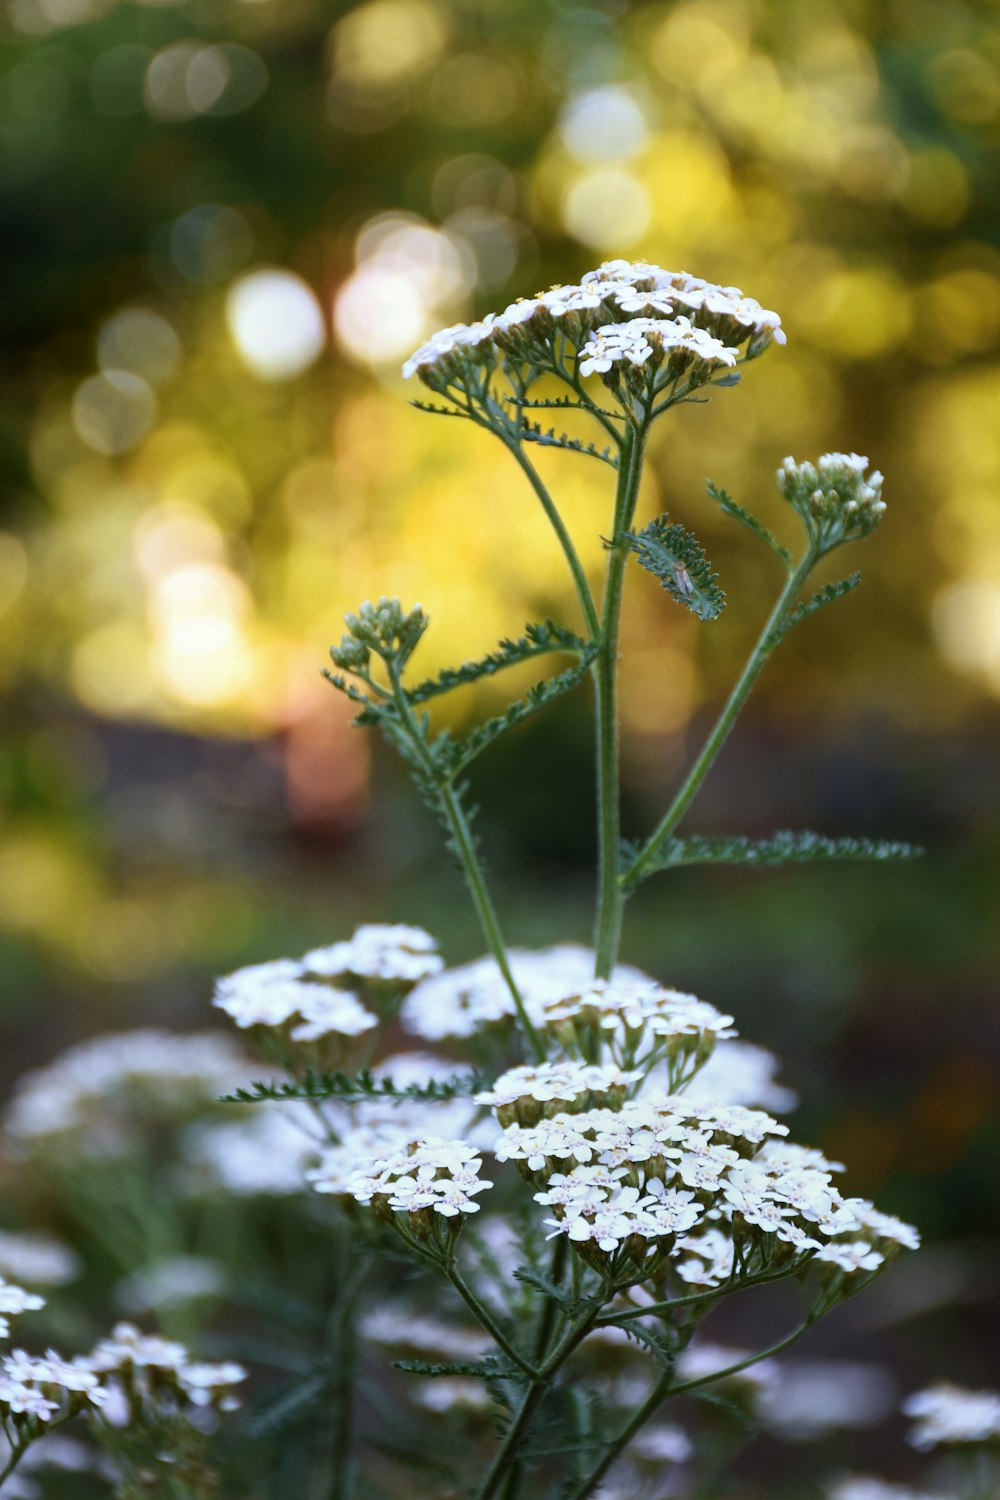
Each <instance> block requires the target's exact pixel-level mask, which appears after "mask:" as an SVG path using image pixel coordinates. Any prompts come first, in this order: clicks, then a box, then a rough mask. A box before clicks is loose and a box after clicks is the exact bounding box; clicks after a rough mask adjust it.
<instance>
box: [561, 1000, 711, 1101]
mask: <svg viewBox="0 0 1000 1500" xmlns="http://www.w3.org/2000/svg"><path fill="white" fill-rule="evenodd" d="M732 1022H733V1018H732V1016H727V1015H723V1014H722V1012H721V1011H718V1010H716V1009H715V1006H714V1005H709V1003H708V1001H707V1000H699V999H698V998H697V996H695V995H688V994H685V993H684V992H683V991H681V990H674V989H667V988H665V987H664V986H663V985H659V984H655V983H653V982H652V981H648V980H647V981H644V982H642V983H635V982H634V981H633V982H624V983H623V982H622V981H621V980H603V979H599V980H596V981H592V982H591V984H590V985H589V986H588V987H587V988H586V989H584V990H577V991H576V993H575V994H562V995H552V996H550V997H549V998H548V999H546V1000H545V1001H544V1002H543V1005H542V1025H543V1027H545V1029H547V1030H550V1031H552V1032H553V1033H554V1034H555V1035H556V1036H557V1037H558V1038H559V1040H560V1041H561V1042H563V1044H564V1045H571V1044H572V1043H573V1041H574V1040H576V1041H577V1042H578V1043H579V1044H580V1045H585V1039H586V1037H587V1034H588V1032H591V1031H593V1030H594V1029H595V1028H596V1029H597V1030H598V1031H599V1032H601V1033H602V1034H603V1040H604V1042H605V1043H606V1044H607V1046H608V1047H609V1048H610V1050H611V1054H612V1056H613V1057H615V1058H616V1060H618V1061H627V1062H628V1063H632V1062H633V1061H635V1060H636V1058H637V1057H638V1055H639V1054H640V1052H641V1051H642V1049H643V1047H647V1048H649V1050H648V1051H647V1052H646V1054H645V1056H644V1057H643V1062H644V1064H645V1065H646V1066H648V1065H649V1063H650V1062H651V1061H652V1060H653V1058H654V1057H656V1056H666V1057H667V1058H668V1059H669V1060H670V1061H671V1062H672V1063H673V1064H675V1066H674V1068H673V1069H672V1070H671V1080H670V1081H671V1087H676V1085H677V1083H679V1082H680V1077H681V1074H680V1070H681V1069H683V1067H684V1065H685V1064H686V1063H688V1062H690V1061H692V1060H693V1062H694V1064H695V1065H696V1066H700V1064H701V1063H703V1062H705V1061H706V1060H707V1058H708V1057H709V1055H710V1053H711V1052H712V1050H713V1048H714V1046H715V1044H716V1042H717V1041H721V1040H724V1039H726V1038H729V1037H734V1036H735V1035H736V1032H735V1031H734V1030H733V1027H732Z"/></svg>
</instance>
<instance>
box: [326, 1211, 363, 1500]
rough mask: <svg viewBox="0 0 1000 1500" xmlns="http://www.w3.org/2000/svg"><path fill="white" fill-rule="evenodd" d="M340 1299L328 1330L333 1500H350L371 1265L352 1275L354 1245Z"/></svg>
mask: <svg viewBox="0 0 1000 1500" xmlns="http://www.w3.org/2000/svg"><path fill="white" fill-rule="evenodd" d="M337 1260H338V1265H337V1282H338V1286H337V1298H336V1304H335V1306H334V1309H333V1313H332V1315H331V1318H330V1323H329V1326H328V1334H327V1337H328V1342H329V1346H330V1353H331V1355H332V1358H333V1363H334V1368H335V1370H336V1376H335V1380H334V1385H333V1390H332V1396H333V1406H334V1422H333V1449H332V1454H331V1471H332V1472H331V1479H330V1492H329V1500H346V1497H347V1495H348V1494H349V1492H350V1487H349V1472H350V1460H351V1435H352V1433H353V1430H354V1411H353V1407H354V1400H353V1397H354V1384H355V1381H354V1375H355V1368H354V1367H355V1317H356V1313H357V1309H358V1293H359V1292H360V1290H361V1287H362V1285H363V1283H364V1281H365V1278H366V1276H367V1274H368V1269H369V1267H368V1265H367V1263H363V1264H361V1265H355V1266H354V1268H353V1275H350V1274H349V1273H350V1268H351V1253H350V1244H349V1243H345V1241H344V1240H342V1241H341V1243H340V1245H339V1246H338V1256H337Z"/></svg>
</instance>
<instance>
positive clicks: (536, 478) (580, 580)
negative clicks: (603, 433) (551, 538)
mask: <svg viewBox="0 0 1000 1500" xmlns="http://www.w3.org/2000/svg"><path fill="white" fill-rule="evenodd" d="M501 436H502V437H503V441H504V442H505V444H506V445H507V447H508V448H509V450H510V452H511V453H512V454H513V456H514V458H515V459H516V460H517V462H518V464H519V465H520V466H521V468H522V469H523V471H524V473H525V474H526V476H527V478H528V482H529V484H530V485H531V487H532V489H533V490H534V492H535V494H536V495H537V496H538V498H539V500H540V501H541V503H542V509H543V510H544V511H545V514H546V516H547V517H548V519H549V523H550V525H551V526H552V529H553V531H554V532H555V534H556V536H557V537H558V539H559V545H560V547H562V550H563V554H564V556H565V558H566V562H567V564H568V565H569V570H570V573H571V574H572V576H573V584H574V587H575V588H576V597H577V599H578V600H579V601H580V608H581V610H582V611H583V617H584V619H585V620H586V622H587V630H588V631H589V633H590V639H591V640H592V641H596V640H598V639H599V637H600V633H601V622H600V620H599V619H598V616H597V607H596V605H595V604H594V596H593V594H592V593H591V591H590V584H589V583H588V582H587V575H586V573H585V571H584V567H583V564H582V563H581V561H580V556H579V553H578V552H577V550H576V548H575V546H574V545H573V539H572V537H571V536H570V534H569V532H568V530H567V529H566V523H565V522H564V521H563V518H562V516H561V515H560V514H559V510H558V508H557V506H556V503H555V501H554V500H553V498H552V496H551V495H550V494H549V491H548V489H547V488H546V486H545V484H544V483H543V481H542V477H541V475H540V474H539V473H538V470H537V469H536V468H535V466H534V464H533V463H532V462H531V459H530V458H528V456H527V454H526V453H525V452H524V449H523V448H522V446H521V444H520V443H519V442H518V441H517V439H516V438H515V437H513V436H508V435H507V434H506V433H501ZM616 436H617V434H616Z"/></svg>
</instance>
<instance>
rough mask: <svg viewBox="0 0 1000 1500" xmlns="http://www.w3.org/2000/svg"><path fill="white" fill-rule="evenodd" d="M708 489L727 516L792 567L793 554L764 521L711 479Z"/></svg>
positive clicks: (707, 483) (707, 484)
mask: <svg viewBox="0 0 1000 1500" xmlns="http://www.w3.org/2000/svg"><path fill="white" fill-rule="evenodd" d="M706 489H707V490H708V493H709V495H710V496H711V497H712V499H713V500H715V501H717V503H718V504H719V505H720V506H721V507H722V509H723V510H724V511H725V513H726V515H727V516H732V518H733V520H734V521H739V523H740V525H741V526H745V527H746V529H747V531H750V532H752V533H753V535H754V536H755V537H758V538H759V539H760V541H762V542H763V543H764V545H765V546H767V547H769V548H770V549H771V551H772V552H773V553H774V555H775V557H780V558H781V561H782V562H783V563H785V564H786V565H787V566H788V567H789V568H790V567H791V566H792V554H791V553H790V552H789V550H788V548H787V547H784V546H782V544H781V542H779V541H778V538H777V537H776V536H775V535H774V533H773V532H772V531H769V530H768V528H767V527H766V526H765V525H764V523H763V521H759V520H758V519H757V517H756V516H755V515H754V514H753V512H752V511H749V510H746V509H745V508H744V507H743V506H742V505H739V504H737V502H736V501H735V500H734V499H733V497H732V495H729V494H727V493H726V491H725V490H724V489H722V488H721V487H720V486H719V485H717V484H713V483H712V481H711V480H710V479H709V480H707V481H706Z"/></svg>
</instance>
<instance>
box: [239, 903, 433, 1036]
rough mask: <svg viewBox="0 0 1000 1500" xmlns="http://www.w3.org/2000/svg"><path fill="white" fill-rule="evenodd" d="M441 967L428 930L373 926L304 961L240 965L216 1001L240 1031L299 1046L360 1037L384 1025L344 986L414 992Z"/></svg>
mask: <svg viewBox="0 0 1000 1500" xmlns="http://www.w3.org/2000/svg"><path fill="white" fill-rule="evenodd" d="M442 965H443V960H442V959H441V957H440V955H439V954H438V953H437V951H436V944H435V941H434V939H433V938H432V937H431V935H430V933H428V932H425V931H424V930H423V928H422V927H408V926H404V925H402V924H399V925H391V924H389V925H385V924H379V923H368V924H366V925H364V926H362V927H359V928H358V929H357V930H356V932H355V933H354V936H353V937H352V938H350V939H349V940H348V941H346V942H341V943H332V944H331V945H330V946H329V947H327V948H313V949H312V950H311V951H310V952H309V953H306V954H305V955H304V956H303V957H302V958H278V959H272V960H271V961H270V962H268V963H262V964H250V965H248V966H247V967H246V968H243V969H237V970H236V972H235V974H228V975H226V977H225V978H224V979H220V980H219V981H218V982H217V984H216V987H215V996H214V1000H213V1003H214V1004H215V1005H216V1006H218V1008H219V1009H220V1010H224V1011H225V1012H226V1014H227V1015H228V1016H229V1017H230V1019H231V1020H233V1021H234V1022H235V1023H236V1025H237V1026H238V1027H240V1029H241V1030H248V1029H251V1028H253V1029H256V1028H264V1029H265V1030H266V1031H273V1032H284V1033H286V1034H287V1035H288V1037H289V1038H290V1040H291V1041H293V1042H300V1043H306V1042H319V1041H321V1040H323V1039H324V1038H337V1037H346V1038H351V1037H358V1036H361V1035H363V1034H364V1033H365V1032H367V1031H371V1030H373V1029H374V1027H376V1026H377V1025H378V1016H376V1015H375V1014H374V1013H373V1012H372V1011H371V1010H369V1009H368V1008H367V1006H366V1005H364V1004H363V1002H362V1000H361V999H360V997H359V996H358V995H357V994H355V993H354V991H353V990H350V989H347V988H344V986H345V985H347V984H358V983H360V984H361V985H363V986H366V987H373V986H385V985H388V986H391V987H392V988H393V989H395V990H404V989H409V988H410V987H411V986H412V985H414V984H416V983H417V982H418V981H419V980H421V979H427V978H429V977H430V976H431V975H434V974H437V973H438V972H439V970H440V969H441V967H442Z"/></svg>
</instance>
